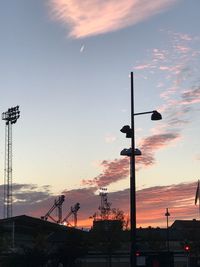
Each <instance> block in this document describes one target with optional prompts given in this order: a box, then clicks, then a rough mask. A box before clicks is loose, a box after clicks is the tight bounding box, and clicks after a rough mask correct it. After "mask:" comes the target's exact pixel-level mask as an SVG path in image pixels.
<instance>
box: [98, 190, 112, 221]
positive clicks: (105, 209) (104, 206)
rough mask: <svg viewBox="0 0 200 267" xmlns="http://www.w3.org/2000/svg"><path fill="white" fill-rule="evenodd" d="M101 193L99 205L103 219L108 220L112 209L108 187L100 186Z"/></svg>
mask: <svg viewBox="0 0 200 267" xmlns="http://www.w3.org/2000/svg"><path fill="white" fill-rule="evenodd" d="M99 195H100V197H101V205H100V207H99V210H100V217H101V220H108V218H109V214H110V210H111V208H110V207H111V203H110V202H108V197H107V195H108V193H107V188H104V187H102V188H100V192H99Z"/></svg>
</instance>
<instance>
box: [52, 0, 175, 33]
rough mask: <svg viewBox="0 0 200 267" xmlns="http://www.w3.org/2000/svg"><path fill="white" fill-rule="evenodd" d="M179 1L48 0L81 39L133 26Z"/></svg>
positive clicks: (55, 15)
mask: <svg viewBox="0 0 200 267" xmlns="http://www.w3.org/2000/svg"><path fill="white" fill-rule="evenodd" d="M178 1H179V0H154V1H149V0H140V1H137V0H122V1H116V0H106V1H105V0H84V1H82V0H49V2H50V6H51V9H52V11H53V13H52V14H53V17H54V18H55V19H56V20H59V21H61V22H62V23H64V25H67V26H68V27H69V28H70V32H69V35H70V36H71V37H73V38H82V37H86V36H91V35H98V34H103V33H106V32H111V31H116V30H119V29H122V28H125V27H128V26H130V25H135V24H137V23H139V22H141V21H144V20H146V19H148V18H150V17H151V16H153V15H156V14H158V13H160V12H163V11H164V10H166V9H167V8H169V7H170V6H172V5H173V4H175V3H176V2H178Z"/></svg>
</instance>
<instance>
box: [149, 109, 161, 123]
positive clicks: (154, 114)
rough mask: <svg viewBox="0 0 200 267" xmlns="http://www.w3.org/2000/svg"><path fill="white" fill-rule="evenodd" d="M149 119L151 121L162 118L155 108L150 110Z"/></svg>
mask: <svg viewBox="0 0 200 267" xmlns="http://www.w3.org/2000/svg"><path fill="white" fill-rule="evenodd" d="M151 120H152V121H159V120H162V115H161V114H160V113H159V112H158V111H157V110H154V111H153V112H152V115H151Z"/></svg>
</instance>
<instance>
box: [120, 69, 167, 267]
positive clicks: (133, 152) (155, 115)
mask: <svg viewBox="0 0 200 267" xmlns="http://www.w3.org/2000/svg"><path fill="white" fill-rule="evenodd" d="M149 113H151V114H152V115H151V120H161V119H162V116H161V114H160V113H159V112H157V111H156V110H153V111H147V112H140V113H134V79H133V72H131V127H130V126H129V125H125V126H123V128H122V129H121V130H120V131H121V132H122V133H125V134H126V137H127V138H131V148H130V149H124V150H122V151H121V155H122V156H124V155H126V156H130V228H131V229H130V267H136V266H137V258H136V241H137V239H136V177H135V171H136V170H135V156H137V155H141V152H140V150H138V149H135V121H134V117H135V116H137V115H144V114H149Z"/></svg>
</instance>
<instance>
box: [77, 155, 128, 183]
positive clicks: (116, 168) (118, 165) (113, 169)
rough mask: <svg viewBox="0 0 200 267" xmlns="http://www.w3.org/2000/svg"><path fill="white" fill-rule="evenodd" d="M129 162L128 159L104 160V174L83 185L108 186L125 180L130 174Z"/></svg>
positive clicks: (87, 180) (102, 164)
mask: <svg viewBox="0 0 200 267" xmlns="http://www.w3.org/2000/svg"><path fill="white" fill-rule="evenodd" d="M128 162H129V160H128V159H127V158H123V159H115V160H112V161H108V160H104V161H102V162H101V164H100V165H101V167H102V168H103V170H102V173H101V174H99V175H98V176H97V177H94V178H92V179H86V180H82V183H83V185H89V186H98V187H102V186H107V185H109V184H111V183H115V182H117V181H119V180H122V179H125V178H126V177H127V176H128V173H129V164H128Z"/></svg>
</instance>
